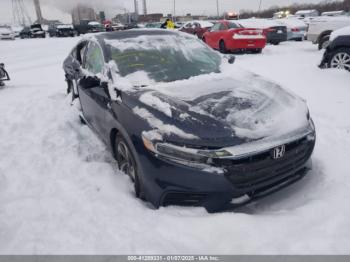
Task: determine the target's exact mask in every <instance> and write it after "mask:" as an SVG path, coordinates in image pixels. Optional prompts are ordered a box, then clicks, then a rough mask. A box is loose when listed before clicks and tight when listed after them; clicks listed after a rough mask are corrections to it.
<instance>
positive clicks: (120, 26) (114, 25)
mask: <svg viewBox="0 0 350 262" xmlns="http://www.w3.org/2000/svg"><path fill="white" fill-rule="evenodd" d="M124 27H125V26H124V25H123V24H122V23H112V24H111V28H112V30H113V31H120V30H124Z"/></svg>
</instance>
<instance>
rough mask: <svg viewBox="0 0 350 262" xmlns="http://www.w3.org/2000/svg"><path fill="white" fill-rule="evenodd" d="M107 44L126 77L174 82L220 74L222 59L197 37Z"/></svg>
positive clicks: (168, 36)
mask: <svg viewBox="0 0 350 262" xmlns="http://www.w3.org/2000/svg"><path fill="white" fill-rule="evenodd" d="M105 41H106V44H107V46H110V48H111V56H112V57H111V58H112V60H113V61H115V63H116V64H117V66H118V70H119V74H120V75H121V76H123V77H125V76H127V75H129V74H133V73H136V72H145V73H146V74H147V76H148V77H149V78H150V79H152V80H153V81H155V82H172V81H177V80H183V79H188V78H190V77H193V76H198V75H202V74H209V73H219V72H220V64H221V57H220V55H218V54H217V53H216V52H214V51H212V50H211V49H209V48H208V47H207V46H206V45H204V44H203V43H202V42H201V41H199V40H197V39H195V38H193V37H184V36H177V35H176V36H174V35H166V36H160V35H154V36H139V37H136V38H129V39H122V40H105Z"/></svg>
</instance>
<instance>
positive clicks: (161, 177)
mask: <svg viewBox="0 0 350 262" xmlns="http://www.w3.org/2000/svg"><path fill="white" fill-rule="evenodd" d="M293 143H294V144H290V145H286V146H288V150H287V151H286V155H285V157H284V158H283V159H279V160H273V159H272V158H271V157H270V153H271V152H270V151H268V152H264V153H262V154H260V153H259V154H257V155H253V156H249V157H246V158H244V159H241V160H239V161H237V160H235V161H231V160H229V162H227V160H226V163H220V165H222V166H225V172H224V174H218V173H211V172H206V171H203V170H198V169H195V168H191V167H186V166H183V165H180V164H175V163H172V162H169V161H166V160H164V159H160V158H159V157H156V156H155V155H152V154H151V153H149V152H147V153H146V154H142V155H141V156H140V158H141V162H142V173H143V174H144V178H145V179H144V181H143V182H144V185H145V191H146V195H147V198H148V199H149V200H150V202H152V203H153V204H154V205H155V206H156V207H159V206H168V205H183V206H203V207H205V208H206V209H207V211H208V212H217V211H221V210H226V209H231V208H235V207H238V206H241V205H244V204H247V203H248V202H251V201H253V200H255V199H258V198H261V197H264V196H266V195H269V194H271V193H274V192H276V191H278V190H280V189H282V188H284V187H286V186H288V185H290V184H292V183H294V182H296V181H298V180H299V179H301V178H302V177H303V176H304V175H305V174H306V173H307V171H308V170H309V169H310V165H309V164H308V161H309V160H310V156H311V154H312V151H313V148H314V145H315V141H314V140H313V141H307V140H305V139H304V140H300V141H296V142H293ZM242 196H245V199H244V201H242V202H240V203H237V202H235V200H237V199H239V198H241V197H242ZM233 200H234V203H232V201H233Z"/></svg>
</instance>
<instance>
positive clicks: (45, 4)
mask: <svg viewBox="0 0 350 262" xmlns="http://www.w3.org/2000/svg"><path fill="white" fill-rule="evenodd" d="M23 1H24V3H25V5H26V8H27V10H28V13H29V15H30V16H32V17H33V18H34V17H35V12H34V9H33V4H32V2H33V1H32V0H23ZM40 1H41V4H42V9H43V16H44V17H45V18H47V19H55V18H59V19H61V20H65V22H69V21H67V19H70V18H69V15H68V14H69V10H70V9H71V7H72V6H73V5H75V4H76V3H78V2H81V3H90V4H91V5H92V6H93V7H94V8H95V10H96V11H100V10H105V11H106V13H107V15H108V16H112V15H114V14H116V13H120V12H122V9H123V8H126V9H128V10H131V11H133V9H134V7H133V6H134V1H133V0H40ZM138 1H139V2H140V4H139V5H140V8H139V9H140V11H141V10H142V5H141V2H142V0H138ZM146 1H147V8H148V12H149V13H163V14H168V13H172V12H173V3H174V0H146ZM175 1H176V14H177V15H185V14H187V13H192V14H199V15H213V14H216V0H175ZM259 1H260V0H219V6H220V13H222V12H224V11H239V10H241V9H251V10H257V9H258V6H259ZM320 1H321V0H262V8H268V7H270V6H275V5H277V6H283V5H288V4H292V3H317V2H320ZM65 13H66V14H65ZM11 20H12V0H0V22H1V23H4V22H11Z"/></svg>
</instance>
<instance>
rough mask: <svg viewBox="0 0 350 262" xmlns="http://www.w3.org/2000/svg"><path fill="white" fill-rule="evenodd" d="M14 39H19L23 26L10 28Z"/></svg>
mask: <svg viewBox="0 0 350 262" xmlns="http://www.w3.org/2000/svg"><path fill="white" fill-rule="evenodd" d="M11 28H12V30H13V32H14V33H15V36H16V37H20V33H21V31H22V30H23V26H12V27H11Z"/></svg>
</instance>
